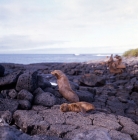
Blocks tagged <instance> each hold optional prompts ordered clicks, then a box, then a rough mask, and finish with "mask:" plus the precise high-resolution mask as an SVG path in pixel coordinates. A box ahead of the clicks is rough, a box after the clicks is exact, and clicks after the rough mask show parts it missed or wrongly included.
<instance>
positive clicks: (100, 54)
mask: <svg viewBox="0 0 138 140" xmlns="http://www.w3.org/2000/svg"><path fill="white" fill-rule="evenodd" d="M110 55H111V54H96V55H95V56H110Z"/></svg>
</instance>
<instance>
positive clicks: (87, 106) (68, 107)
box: [60, 102, 95, 113]
mask: <svg viewBox="0 0 138 140" xmlns="http://www.w3.org/2000/svg"><path fill="white" fill-rule="evenodd" d="M60 110H61V111H62V112H70V111H72V112H82V113H86V112H88V111H91V110H95V107H94V105H93V104H91V103H88V102H76V103H70V104H67V103H63V104H61V105H60Z"/></svg>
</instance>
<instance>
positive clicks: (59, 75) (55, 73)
mask: <svg viewBox="0 0 138 140" xmlns="http://www.w3.org/2000/svg"><path fill="white" fill-rule="evenodd" d="M51 74H52V75H55V76H56V77H57V79H59V78H61V77H62V76H63V75H64V73H63V72H62V71H61V70H54V71H52V72H51Z"/></svg>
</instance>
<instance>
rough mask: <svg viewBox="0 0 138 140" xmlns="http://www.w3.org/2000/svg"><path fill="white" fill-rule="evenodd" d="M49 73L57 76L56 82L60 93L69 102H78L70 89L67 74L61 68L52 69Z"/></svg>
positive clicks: (76, 96)
mask: <svg viewBox="0 0 138 140" xmlns="http://www.w3.org/2000/svg"><path fill="white" fill-rule="evenodd" d="M51 74H53V75H55V76H56V78H57V84H58V88H59V92H60V94H61V95H62V96H63V97H64V98H65V99H67V100H68V101H70V102H71V103H73V102H79V97H78V95H77V94H76V93H75V92H74V91H73V90H72V89H71V86H70V83H69V80H68V78H67V76H66V75H65V74H64V73H63V72H62V71H61V70H54V71H52V72H51Z"/></svg>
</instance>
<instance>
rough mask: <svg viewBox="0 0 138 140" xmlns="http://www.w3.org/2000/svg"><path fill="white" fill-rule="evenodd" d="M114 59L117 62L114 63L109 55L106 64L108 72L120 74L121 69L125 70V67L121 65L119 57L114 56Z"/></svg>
mask: <svg viewBox="0 0 138 140" xmlns="http://www.w3.org/2000/svg"><path fill="white" fill-rule="evenodd" d="M115 58H116V59H117V61H114V59H113V55H111V56H110V58H109V60H108V62H107V64H108V67H109V71H110V72H111V73H114V74H118V73H122V72H123V69H124V68H126V66H125V65H124V64H122V58H121V56H118V55H116V56H115Z"/></svg>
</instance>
